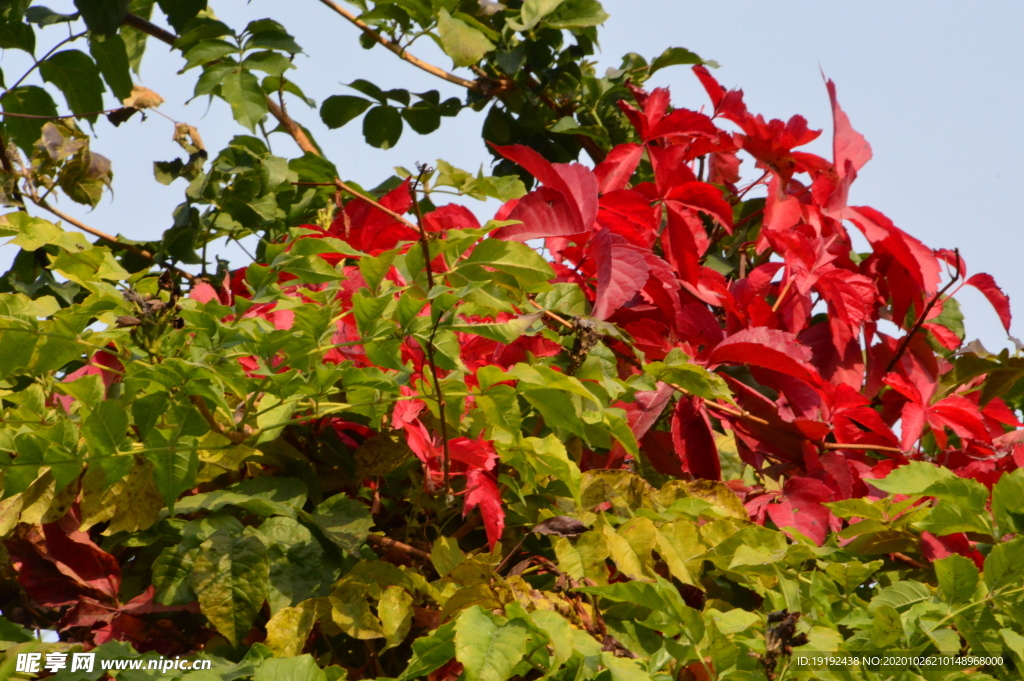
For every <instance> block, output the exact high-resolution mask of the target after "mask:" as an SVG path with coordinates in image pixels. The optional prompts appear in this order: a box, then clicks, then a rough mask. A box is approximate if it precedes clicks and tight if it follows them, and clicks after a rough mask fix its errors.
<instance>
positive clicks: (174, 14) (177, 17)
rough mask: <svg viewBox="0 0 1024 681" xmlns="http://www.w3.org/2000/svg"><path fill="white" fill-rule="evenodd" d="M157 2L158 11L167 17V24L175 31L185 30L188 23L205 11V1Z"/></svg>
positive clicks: (170, 0)
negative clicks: (158, 5) (161, 11)
mask: <svg viewBox="0 0 1024 681" xmlns="http://www.w3.org/2000/svg"><path fill="white" fill-rule="evenodd" d="M158 2H159V4H160V9H161V10H163V12H164V14H166V15H167V23H169V24H170V25H171V26H172V27H174V30H176V31H183V30H185V27H186V25H187V24H188V22H190V21H191V20H192V19H194V18H195V17H196V15H198V14H199V12H201V11H202V10H204V9H206V0H158Z"/></svg>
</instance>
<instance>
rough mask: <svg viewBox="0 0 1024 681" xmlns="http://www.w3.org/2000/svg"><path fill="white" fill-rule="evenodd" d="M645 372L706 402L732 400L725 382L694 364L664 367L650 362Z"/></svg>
mask: <svg viewBox="0 0 1024 681" xmlns="http://www.w3.org/2000/svg"><path fill="white" fill-rule="evenodd" d="M647 371H648V372H649V373H651V374H652V375H654V377H655V378H656V379H657V380H659V381H664V382H665V383H669V384H671V385H677V386H679V387H680V388H682V389H683V390H685V391H686V392H688V393H689V394H691V395H696V396H697V397H703V398H704V399H706V400H730V401H731V400H732V392H731V391H730V390H729V386H727V385H726V383H725V380H723V379H722V377H721V376H719V375H718V374H715V373H712V372H710V371H708V370H707V369H705V368H704V367H702V366H698V365H696V364H678V365H675V366H664V365H663V364H662V363H661V362H652V363H651V364H649V365H648V367H647Z"/></svg>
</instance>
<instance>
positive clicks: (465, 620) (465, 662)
mask: <svg viewBox="0 0 1024 681" xmlns="http://www.w3.org/2000/svg"><path fill="white" fill-rule="evenodd" d="M528 633H529V630H528V629H527V628H526V627H525V626H523V624H521V623H520V622H518V621H516V620H513V621H511V622H509V623H507V624H504V625H502V626H498V625H497V624H495V622H494V618H493V617H492V616H491V615H490V613H488V612H487V611H486V610H484V609H483V608H481V607H480V606H479V605H474V606H472V607H470V608H467V609H466V610H464V611H463V612H462V614H461V615H459V619H458V620H456V622H455V658H456V659H457V660H458V661H459V662H461V663H462V666H463V670H464V675H465V681H505V679H507V678H509V677H510V676H512V670H513V669H514V668H515V666H516V665H517V664H518V663H519V661H520V660H521V659H523V654H524V653H525V652H526V640H527V635H528Z"/></svg>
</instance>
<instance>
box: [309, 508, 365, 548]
mask: <svg viewBox="0 0 1024 681" xmlns="http://www.w3.org/2000/svg"><path fill="white" fill-rule="evenodd" d="M312 520H313V522H314V523H316V525H317V527H319V528H320V530H321V531H322V532H323V533H324V535H325V536H326V537H327V538H328V539H330V540H331V541H332V542H334V543H335V544H336V545H337V546H338V547H339V548H341V549H342V550H343V551H348V552H350V553H351V552H354V551H355V550H356V549H358V548H359V547H360V546H361V545H362V544H363V542H365V541H366V535H367V534H369V532H370V528H371V527H373V518H372V517H371V516H370V512H369V510H368V509H367V508H366V506H364V505H363V504H360V503H359V502H358V501H356V500H355V499H349V498H348V497H346V496H345V495H344V494H336V495H334V496H333V497H331V498H330V499H328V500H327V501H325V502H323V503H322V504H320V505H319V506H317V507H316V509H315V510H314V511H313V515H312Z"/></svg>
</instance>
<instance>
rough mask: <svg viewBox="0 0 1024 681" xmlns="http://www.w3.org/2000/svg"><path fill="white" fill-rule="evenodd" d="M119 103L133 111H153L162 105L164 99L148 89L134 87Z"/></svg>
mask: <svg viewBox="0 0 1024 681" xmlns="http://www.w3.org/2000/svg"><path fill="white" fill-rule="evenodd" d="M121 103H122V104H124V105H125V106H126V107H131V108H133V109H155V108H156V107H158V106H160V105H161V104H163V103H164V98H163V97H161V96H160V95H158V94H157V93H155V92H153V91H152V90H150V89H149V88H148V87H143V86H141V85H136V86H135V87H133V88H132V93H131V94H130V95H128V97H127V98H126V99H125V100H124V101H123V102H121Z"/></svg>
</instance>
